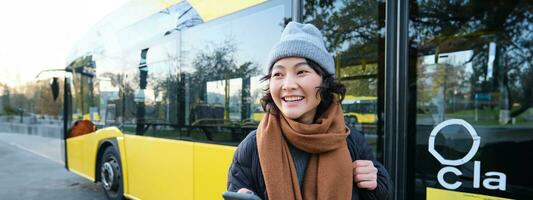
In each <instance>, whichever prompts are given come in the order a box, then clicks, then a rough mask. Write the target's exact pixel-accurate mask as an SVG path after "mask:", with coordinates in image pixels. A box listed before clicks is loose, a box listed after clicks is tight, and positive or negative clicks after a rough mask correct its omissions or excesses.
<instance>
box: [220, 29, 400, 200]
mask: <svg viewBox="0 0 533 200" xmlns="http://www.w3.org/2000/svg"><path fill="white" fill-rule="evenodd" d="M267 67H268V75H266V76H265V77H264V78H263V80H268V82H269V86H268V89H267V90H266V94H265V96H264V97H263V98H262V99H261V102H262V104H263V109H264V110H265V112H267V114H266V115H265V117H264V118H263V120H262V121H261V123H260V124H259V126H258V128H257V130H256V131H254V132H252V133H250V134H249V135H248V136H247V137H246V138H245V139H244V140H243V141H242V142H241V144H240V145H239V147H238V148H237V151H236V152H235V156H234V158H233V163H232V164H231V167H230V170H229V174H228V191H238V192H245V193H255V194H256V195H258V196H259V197H261V199H275V200H278V199H298V200H300V199H324V200H330V199H387V198H388V196H389V193H390V189H389V188H390V181H389V175H388V174H387V172H386V170H385V168H384V167H383V166H382V165H381V164H380V163H379V162H377V161H376V160H374V158H373V156H372V150H371V149H370V147H369V146H368V144H367V143H366V141H365V139H364V138H363V136H362V135H361V134H359V133H358V132H356V131H355V130H351V131H350V129H348V128H347V127H346V125H345V123H344V116H343V112H342V109H341V106H340V102H341V101H342V99H343V98H344V94H345V91H346V89H345V87H344V86H343V85H342V84H340V83H339V82H338V81H337V80H336V79H335V77H334V74H335V63H334V61H333V57H332V56H331V55H330V54H329V53H328V52H327V50H326V48H325V46H324V42H323V39H322V34H321V33H320V31H319V30H318V29H317V28H316V27H315V26H313V25H311V24H300V23H296V22H290V23H289V24H288V25H287V26H286V27H285V29H284V30H283V33H282V34H281V39H280V41H279V42H278V43H277V44H276V45H275V46H274V48H273V49H272V50H271V52H270V55H269V64H268V65H267Z"/></svg>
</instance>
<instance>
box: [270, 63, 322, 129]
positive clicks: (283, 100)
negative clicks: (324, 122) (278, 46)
mask: <svg viewBox="0 0 533 200" xmlns="http://www.w3.org/2000/svg"><path fill="white" fill-rule="evenodd" d="M321 84H322V77H321V76H320V75H319V74H318V73H317V72H316V71H315V70H313V68H311V66H309V64H308V63H307V62H306V60H305V59H304V58H299V57H287V58H282V59H280V60H278V61H277V62H276V63H274V65H273V67H272V72H271V77H270V81H269V88H270V94H271V95H272V99H273V100H274V104H276V107H277V108H278V109H279V110H280V111H281V113H282V114H283V115H284V116H285V117H287V118H289V119H292V120H295V121H298V122H300V123H305V124H311V123H313V119H314V117H315V114H316V110H317V106H318V104H320V95H318V94H317V92H318V87H319V86H320V85H321Z"/></svg>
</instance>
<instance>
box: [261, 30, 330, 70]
mask: <svg viewBox="0 0 533 200" xmlns="http://www.w3.org/2000/svg"><path fill="white" fill-rule="evenodd" d="M292 56H295V57H303V58H307V59H311V60H312V61H315V62H316V63H318V65H320V66H321V67H322V68H323V69H324V70H325V71H326V72H328V73H330V74H332V75H335V62H334V61H333V57H332V56H331V55H330V54H329V52H328V50H326V47H325V46H324V40H323V37H322V34H321V33H320V31H319V30H318V28H316V27H315V26H314V25H312V24H301V23H298V22H289V24H287V26H286V27H285V29H284V30H283V32H282V33H281V38H280V40H279V42H278V43H277V44H276V45H274V47H273V48H272V50H270V54H269V56H268V65H267V67H268V68H267V72H268V71H270V69H271V68H272V66H273V65H274V63H275V62H276V61H278V60H279V59H281V58H285V57H292Z"/></svg>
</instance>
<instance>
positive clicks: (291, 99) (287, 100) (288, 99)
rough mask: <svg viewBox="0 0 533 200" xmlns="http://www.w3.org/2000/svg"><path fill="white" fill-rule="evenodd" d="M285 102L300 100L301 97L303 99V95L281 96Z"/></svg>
mask: <svg viewBox="0 0 533 200" xmlns="http://www.w3.org/2000/svg"><path fill="white" fill-rule="evenodd" d="M283 99H284V100H285V101H286V102H292V101H300V100H302V99H304V97H295V96H293V97H284V98H283Z"/></svg>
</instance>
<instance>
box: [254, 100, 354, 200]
mask: <svg viewBox="0 0 533 200" xmlns="http://www.w3.org/2000/svg"><path fill="white" fill-rule="evenodd" d="M278 116H279V117H276V116H275V115H273V114H267V115H265V117H264V118H263V120H262V121H261V123H260V124H259V127H258V128H257V148H258V152H259V161H260V162H261V168H262V171H263V176H264V178H265V184H266V189H267V193H268V197H269V199H273V200H280V199H290V200H302V199H306V200H308V199H309V200H330V199H341V200H345V199H351V198H352V187H353V175H352V174H353V169H352V162H351V158H350V153H349V152H348V146H347V144H346V137H347V136H348V134H349V130H348V129H346V126H345V125H344V118H343V114H342V110H341V107H340V105H339V104H338V103H332V105H331V106H330V107H329V108H328V110H326V112H324V114H323V115H322V116H321V117H320V118H319V119H318V121H317V122H318V123H316V124H301V123H298V122H296V121H294V120H291V119H288V118H285V117H284V116H283V115H282V114H280V115H278ZM282 134H283V135H282ZM286 140H288V141H289V142H290V143H291V144H292V145H294V146H295V147H297V148H299V149H301V150H303V151H306V152H308V153H310V154H311V156H310V158H309V162H308V164H307V170H306V173H305V177H304V180H303V190H300V185H299V184H298V177H297V175H296V168H295V166H294V162H293V160H292V156H291V152H290V150H289V146H288V145H287V141H286ZM301 191H303V192H301Z"/></svg>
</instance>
